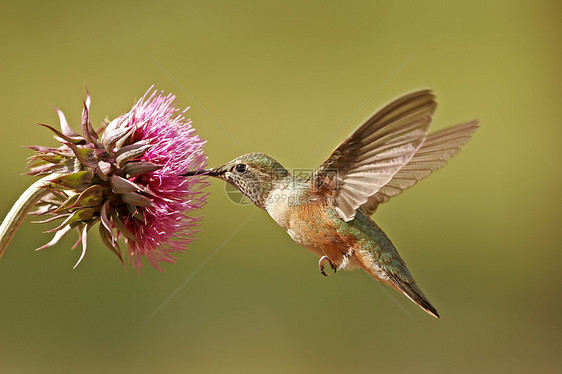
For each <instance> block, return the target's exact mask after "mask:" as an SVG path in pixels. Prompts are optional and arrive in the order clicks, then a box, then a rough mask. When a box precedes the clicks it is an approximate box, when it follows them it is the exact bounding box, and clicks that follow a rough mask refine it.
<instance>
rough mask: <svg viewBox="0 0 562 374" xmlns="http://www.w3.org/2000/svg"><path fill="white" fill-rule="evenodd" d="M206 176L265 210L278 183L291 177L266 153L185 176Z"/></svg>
mask: <svg viewBox="0 0 562 374" xmlns="http://www.w3.org/2000/svg"><path fill="white" fill-rule="evenodd" d="M200 174H206V175H209V176H211V177H215V178H219V179H222V180H224V181H226V182H228V183H230V184H231V185H233V186H234V187H236V188H238V189H239V190H240V192H242V193H243V194H244V195H246V196H247V197H248V198H249V199H250V200H252V202H253V203H254V204H256V205H257V206H258V207H260V208H265V199H266V198H267V196H268V195H269V193H270V192H271V190H272V189H273V188H274V187H275V185H276V184H277V182H279V181H280V180H282V179H283V178H285V177H287V176H288V175H289V172H288V171H287V169H285V168H284V167H283V166H281V164H280V163H279V162H277V161H276V160H275V159H273V158H272V157H270V156H268V155H266V154H265V153H248V154H245V155H242V156H240V157H237V158H235V159H234V160H232V161H230V162H227V163H226V164H224V165H222V166H219V167H216V168H213V169H208V170H201V171H198V172H189V173H186V174H184V175H186V176H190V175H200Z"/></svg>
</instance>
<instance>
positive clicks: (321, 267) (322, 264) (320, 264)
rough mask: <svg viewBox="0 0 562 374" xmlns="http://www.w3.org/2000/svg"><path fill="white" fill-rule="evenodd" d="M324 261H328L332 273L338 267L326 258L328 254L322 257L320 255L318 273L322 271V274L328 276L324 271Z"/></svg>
mask: <svg viewBox="0 0 562 374" xmlns="http://www.w3.org/2000/svg"><path fill="white" fill-rule="evenodd" d="M325 261H328V263H329V264H330V267H331V268H332V270H333V271H334V273H335V272H336V271H338V267H337V266H336V265H335V264H334V263H333V262H332V260H330V259H329V258H328V256H322V257H320V261H318V268H319V269H320V273H322V275H324V276H325V277H327V276H328V274H326V272H325V271H324V262H325Z"/></svg>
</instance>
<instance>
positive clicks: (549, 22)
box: [0, 1, 562, 373]
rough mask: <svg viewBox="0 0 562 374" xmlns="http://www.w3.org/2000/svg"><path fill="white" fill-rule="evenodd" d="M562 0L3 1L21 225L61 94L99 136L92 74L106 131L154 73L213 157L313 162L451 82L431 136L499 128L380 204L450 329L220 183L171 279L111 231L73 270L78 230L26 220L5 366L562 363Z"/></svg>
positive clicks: (10, 152) (470, 369) (4, 115)
mask: <svg viewBox="0 0 562 374" xmlns="http://www.w3.org/2000/svg"><path fill="white" fill-rule="evenodd" d="M561 9H562V7H561V6H560V2H557V1H550V2H549V1H494V2H490V1H472V2H442V1H424V2H415V1H410V2H391V1H349V2H336V1H313V2H301V1H277V2H270V1H267V2H263V1H242V2H225V1H159V2H150V3H148V2H132V1H128V2H113V1H97V2H79V1H66V2H61V1H50V2H40V1H21V2H18V3H17V5H16V2H10V3H9V4H8V2H6V1H4V2H2V5H1V9H0V10H1V11H0V30H1V32H0V48H1V50H2V53H1V58H0V82H1V85H0V103H1V104H0V105H1V108H2V110H1V111H0V135H1V139H2V147H0V160H2V173H3V177H2V178H1V180H0V189H1V191H2V198H1V200H0V213H1V215H2V216H4V215H5V213H6V212H7V211H8V209H9V207H10V206H11V204H12V203H13V202H14V201H15V200H16V198H17V197H18V194H20V193H21V192H22V191H23V190H24V189H25V188H26V187H27V186H28V185H29V184H30V183H31V182H32V180H33V179H32V178H31V177H26V176H21V175H20V173H22V172H23V171H24V166H25V161H26V157H28V156H29V155H30V154H31V152H30V151H29V150H26V149H24V148H22V147H21V146H22V145H29V144H43V145H54V144H55V143H54V141H53V140H52V138H51V137H50V134H49V132H48V131H47V130H45V129H42V128H39V127H38V126H35V125H34V123H36V122H43V123H50V124H55V125H56V124H58V120H57V117H56V114H55V113H54V111H53V110H52V109H51V108H50V105H55V106H57V107H59V108H61V109H62V110H63V111H64V112H65V113H66V115H67V118H68V119H69V121H70V122H71V124H72V125H74V126H75V127H76V126H78V124H79V122H78V121H79V118H80V111H81V99H82V98H83V97H84V96H85V91H84V86H85V85H86V86H87V87H88V89H89V90H90V92H91V94H92V100H93V102H92V116H93V122H94V123H95V124H99V123H101V121H102V120H103V118H104V117H105V116H108V117H109V118H113V117H115V116H117V115H119V114H122V113H124V112H126V111H128V110H129V108H130V107H131V105H132V104H133V103H134V101H135V99H138V98H139V97H140V96H142V94H143V93H144V92H145V91H146V89H147V88H148V87H149V86H150V85H151V84H155V85H156V86H157V88H158V89H162V90H165V91H166V92H173V93H174V94H176V95H177V101H178V104H179V105H180V106H182V107H185V106H191V109H190V111H189V112H188V117H190V118H192V119H193V121H194V126H195V127H196V128H197V130H198V133H199V134H200V135H201V136H202V137H203V138H205V139H207V140H208V144H207V147H206V151H207V152H208V155H209V164H210V165H211V166H215V165H219V164H222V163H224V162H226V161H228V160H230V159H231V158H234V157H235V156H237V155H239V154H242V153H246V152H249V151H261V152H267V153H269V154H270V155H272V156H273V157H275V158H277V159H278V160H279V161H280V162H281V163H282V164H284V165H285V166H286V167H287V168H310V167H315V166H317V165H319V164H320V163H321V162H322V161H323V160H324V159H325V158H326V157H327V156H328V154H329V153H330V152H331V151H332V149H333V148H334V147H335V146H336V145H337V144H338V143H339V142H340V141H341V140H342V139H343V138H345V137H346V136H347V135H348V134H349V133H350V132H351V131H352V130H353V129H354V128H355V127H356V126H357V125H359V124H360V123H361V121H362V120H363V119H364V118H365V117H366V116H367V115H368V114H370V113H371V112H373V111H374V110H376V109H377V108H379V107H380V106H381V105H383V104H384V103H386V102H387V101H389V100H391V99H393V98H395V97H397V96H399V95H401V94H403V93H406V92H408V91H411V90H414V89H418V88H423V87H430V88H433V89H434V90H435V92H436V94H437V95H438V101H439V104H440V105H439V108H438V111H437V115H436V116H435V121H434V129H440V128H443V127H446V126H449V125H452V124H455V123H459V122H461V121H466V120H470V119H473V118H480V119H481V124H482V127H481V129H480V130H479V131H478V132H477V134H476V136H475V137H474V139H473V140H472V141H471V142H470V143H469V144H467V146H466V147H464V151H463V152H462V153H461V154H459V155H458V156H457V157H456V158H455V159H453V160H452V161H451V162H450V164H449V166H448V167H446V168H445V169H443V170H441V171H439V172H437V173H436V174H435V175H433V176H432V177H431V178H429V179H428V180H426V181H424V182H422V183H420V184H419V185H417V186H416V187H415V188H413V189H411V190H409V191H408V192H407V193H404V194H403V195H401V196H398V197H396V198H394V199H392V201H391V202H390V203H387V204H385V205H384V206H383V207H381V208H380V210H379V211H378V212H377V214H376V215H375V216H374V218H375V220H376V221H377V222H378V223H379V225H380V226H381V227H382V228H383V229H384V230H385V231H386V232H387V234H388V235H389V236H390V237H391V238H392V240H393V241H394V243H395V245H396V246H397V248H398V249H399V251H400V253H401V254H402V256H403V257H404V259H405V260H406V262H407V263H408V265H409V267H410V270H411V271H412V273H413V274H414V276H415V277H416V279H417V281H418V283H419V284H420V285H421V287H422V289H423V290H424V291H425V293H426V294H427V295H428V297H429V298H430V300H431V301H432V303H433V304H434V305H435V306H436V307H437V309H438V310H439V312H440V313H441V315H442V318H441V319H440V320H436V319H434V318H432V317H430V316H428V315H427V314H425V313H424V312H423V311H421V310H420V309H419V308H418V307H416V306H415V305H414V304H413V303H411V302H410V301H409V300H407V299H406V298H405V297H403V296H402V295H400V294H398V293H396V292H394V291H392V290H390V289H388V288H383V286H382V285H380V284H379V283H377V282H375V281H373V280H372V279H370V278H369V277H368V276H367V275H366V274H364V273H362V272H359V271H356V272H341V273H338V274H336V275H335V276H331V277H328V278H326V277H323V276H321V275H320V274H319V272H318V269H317V258H315V257H314V256H313V255H311V254H309V253H308V252H306V251H305V250H304V249H302V248H300V247H299V246H298V245H297V244H295V243H294V242H293V241H292V240H291V239H290V237H289V236H288V235H286V234H285V233H284V232H283V230H281V229H280V228H279V227H277V225H276V224H275V223H274V222H273V221H272V220H271V219H270V218H269V217H268V216H267V214H266V213H265V212H263V211H260V210H259V209H257V208H256V207H254V206H237V205H235V204H233V203H232V202H231V201H230V200H229V199H228V198H227V197H226V195H225V193H224V186H223V184H222V183H221V182H220V181H213V183H212V185H211V187H210V188H209V191H210V192H211V194H210V196H209V200H208V204H207V206H206V207H205V209H204V210H203V214H204V216H205V219H204V230H203V231H202V232H201V233H200V235H199V240H198V241H197V242H195V243H193V244H192V245H191V246H190V248H189V250H188V251H186V253H185V254H184V255H181V256H180V257H179V259H178V261H177V264H174V265H167V266H165V269H166V272H164V273H161V272H158V271H156V270H154V269H152V268H150V266H145V270H144V271H143V272H142V274H141V276H138V275H137V273H136V271H134V270H128V271H127V272H125V271H123V269H122V267H121V265H120V264H119V262H118V261H117V260H116V259H115V258H114V256H113V254H111V253H110V252H109V251H108V250H106V249H105V248H104V247H103V246H102V244H101V243H100V242H99V241H98V240H97V239H96V240H93V241H92V242H91V243H90V248H89V251H88V253H87V256H86V258H85V260H84V261H83V262H82V264H81V265H80V266H79V267H78V268H77V269H76V270H72V266H73V265H74V263H75V262H76V260H77V259H78V257H79V254H80V253H79V251H71V250H70V246H71V245H72V243H73V242H74V239H75V238H74V237H72V238H68V239H66V240H65V241H64V242H62V243H60V244H59V245H57V246H56V247H54V248H51V249H49V250H46V251H43V252H34V251H33V249H34V248H37V247H38V246H40V245H42V244H43V243H45V242H46V241H47V240H48V238H49V236H48V235H46V234H42V233H41V231H43V230H44V227H40V226H36V225H33V224H31V223H29V222H26V223H25V224H24V225H23V227H22V228H21V229H20V231H19V232H18V233H17V235H16V237H15V239H14V240H13V242H12V243H11V246H10V247H9V248H8V250H7V252H6V255H5V256H4V257H3V258H2V260H1V261H0V298H1V300H2V301H1V306H0V372H2V373H64V372H81V373H99V372H112V373H113V372H115V373H133V372H134V373H152V372H166V373H184V372H202V373H204V372H233V373H235V372H238V373H247V372H294V373H314V372H318V373H330V372H337V371H346V372H381V373H409V372H414V371H416V372H422V373H435V372H439V373H474V372H481V373H492V372H494V373H495V372H514V373H526V372H543V373H547V372H560V371H561V370H562V358H561V357H560V352H561V351H562V329H561V328H562V326H561V321H562V319H561V315H562V312H561V308H562V297H561V296H562V294H561V291H560V285H561V281H562V272H561V267H560V263H561V260H562V254H561V251H560V250H561V248H562V241H561V234H560V222H561V205H562V204H561V198H560V190H561V182H562V176H561V173H560V161H561V158H560V155H561V150H560V138H561V135H562V126H561V125H560V118H562V105H561V103H562V101H561V99H562V95H561V92H562V91H561V84H562V80H561V69H560V66H562V52H561V49H560V45H561V35H562V26H561V24H560V17H561V15H562V14H561V13H562V12H561ZM362 104H363V105H362ZM228 133H230V135H229V134H228ZM241 225H242V226H241ZM217 249H218V250H217ZM182 285H183V286H182ZM180 286H182V287H180ZM178 287H180V288H179V289H178ZM170 296H172V297H170Z"/></svg>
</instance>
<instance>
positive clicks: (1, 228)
mask: <svg viewBox="0 0 562 374" xmlns="http://www.w3.org/2000/svg"><path fill="white" fill-rule="evenodd" d="M57 177H59V175H58V174H49V175H48V176H46V177H43V178H41V179H39V180H38V181H37V182H35V183H33V184H32V185H31V186H29V188H28V189H27V190H25V192H24V193H23V194H22V195H21V196H20V197H19V199H18V200H17V201H16V203H15V204H14V206H12V209H10V211H9V212H8V215H7V216H6V219H5V220H4V222H2V225H0V258H2V255H4V251H5V250H6V248H7V247H8V244H10V241H11V240H12V238H13V237H14V235H15V233H16V231H17V230H18V228H19V227H20V225H21V224H22V222H23V220H24V219H25V217H26V216H27V213H29V211H30V210H31V208H33V206H34V205H35V203H37V201H39V199H41V198H42V197H43V196H44V195H46V194H47V193H49V190H48V189H47V188H42V187H45V186H48V185H49V184H50V183H51V181H52V180H53V179H55V178H57Z"/></svg>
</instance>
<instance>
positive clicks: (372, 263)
mask: <svg viewBox="0 0 562 374" xmlns="http://www.w3.org/2000/svg"><path fill="white" fill-rule="evenodd" d="M353 254H354V260H355V261H356V263H358V265H359V266H360V267H361V268H362V269H363V270H365V271H366V272H367V273H369V275H370V276H372V277H373V278H375V279H376V280H378V281H381V282H383V283H384V284H386V285H389V286H390V287H392V288H394V289H395V290H396V291H398V292H400V293H402V294H404V296H406V297H407V298H408V299H410V300H412V301H413V302H414V303H416V304H417V305H418V306H419V307H420V308H422V309H423V310H425V311H426V312H427V313H429V314H431V315H432V316H433V317H435V318H439V313H437V309H435V307H434V306H433V305H431V303H430V302H429V300H428V299H427V297H426V296H425V295H424V294H423V292H422V290H421V289H420V288H419V287H418V285H417V284H416V281H415V280H414V278H413V277H412V275H411V274H410V272H409V271H408V269H407V268H406V264H404V262H403V261H402V259H401V258H400V257H399V255H398V252H396V250H394V251H392V252H389V253H388V255H391V256H392V257H393V258H394V259H395V260H396V261H395V262H394V264H395V266H394V267H390V266H388V264H387V265H386V266H384V265H383V266H381V263H379V262H377V261H376V260H375V259H374V258H373V256H372V254H371V253H370V252H369V251H365V250H356V251H354V253H353ZM398 264H399V266H397V265H398Z"/></svg>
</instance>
